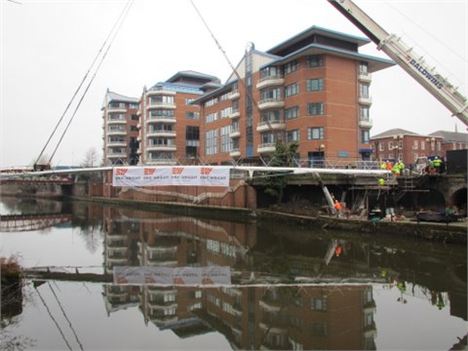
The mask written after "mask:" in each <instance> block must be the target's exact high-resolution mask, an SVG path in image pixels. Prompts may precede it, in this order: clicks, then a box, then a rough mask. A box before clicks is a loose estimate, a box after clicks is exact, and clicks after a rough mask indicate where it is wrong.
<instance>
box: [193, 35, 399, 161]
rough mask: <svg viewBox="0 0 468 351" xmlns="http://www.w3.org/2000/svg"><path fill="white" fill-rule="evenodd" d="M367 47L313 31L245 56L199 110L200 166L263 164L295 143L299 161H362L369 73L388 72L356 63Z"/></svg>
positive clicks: (366, 60)
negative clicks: (281, 148)
mask: <svg viewBox="0 0 468 351" xmlns="http://www.w3.org/2000/svg"><path fill="white" fill-rule="evenodd" d="M367 43H369V40H368V39H366V38H362V37H356V36H352V35H348V34H345V33H340V32H335V31H332V30H328V29H324V28H321V27H317V26H313V27H311V28H309V29H307V30H305V31H303V32H301V33H299V34H297V35H295V36H293V37H292V38H290V39H288V40H286V41H284V42H282V43H281V44H278V45H277V46H275V47H273V48H272V49H270V50H268V51H266V52H261V51H258V50H256V49H255V48H254V47H253V45H252V46H251V47H250V48H249V49H247V50H246V53H245V55H244V57H243V58H242V60H241V61H240V63H239V64H238V65H237V69H236V72H233V73H232V74H231V76H230V77H229V78H228V79H227V81H226V83H225V84H224V85H223V86H221V87H220V88H218V89H215V90H213V91H211V92H209V93H207V94H205V95H203V96H201V97H199V98H198V99H196V100H195V102H194V103H197V104H199V105H200V106H201V118H202V124H201V129H200V133H201V143H200V147H201V150H202V155H203V157H202V160H203V161H204V162H207V163H212V164H219V163H230V162H231V161H232V160H233V159H234V160H238V159H251V160H255V159H257V160H258V159H259V158H263V159H268V158H269V157H271V154H272V152H273V151H274V150H275V143H276V142H277V141H281V142H284V143H287V142H298V143H299V149H298V155H297V158H299V159H301V160H303V161H305V160H308V161H312V162H313V161H319V162H323V160H330V161H344V162H351V161H354V160H367V159H369V158H370V155H371V152H372V148H371V144H370V140H369V136H370V128H371V127H372V119H371V118H370V107H371V104H372V100H371V96H370V94H369V90H370V84H371V80H372V78H371V73H373V72H377V71H379V70H381V69H385V68H387V67H390V66H392V65H394V63H393V62H392V61H390V60H387V59H382V58H378V57H373V56H369V55H364V54H361V53H359V52H358V48H359V47H360V46H362V45H364V44H367Z"/></svg>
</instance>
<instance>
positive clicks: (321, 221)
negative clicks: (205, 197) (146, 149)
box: [69, 196, 467, 245]
mask: <svg viewBox="0 0 468 351" xmlns="http://www.w3.org/2000/svg"><path fill="white" fill-rule="evenodd" d="M69 198H70V199H72V200H78V201H91V202H96V203H104V204H109V205H118V206H125V207H130V208H137V209H140V210H150V211H151V210H152V211H169V212H171V213H177V214H179V215H186V216H191V215H194V216H201V217H210V218H221V219H222V218H224V219H230V220H232V219H233V217H235V218H236V219H238V220H241V221H245V220H252V219H260V220H268V221H289V222H294V223H300V224H309V225H311V226H315V227H317V228H322V229H334V230H343V231H352V232H358V233H367V234H372V235H374V234H375V235H379V234H381V235H393V236H398V237H407V238H417V239H423V240H428V241H434V242H442V243H450V244H458V245H466V243H467V230H466V228H467V226H466V222H455V223H449V224H440V223H427V222H420V223H417V222H411V221H402V222H371V221H368V220H360V219H344V218H343V219H342V218H336V217H331V216H326V215H321V214H320V213H319V212H318V211H311V212H310V213H311V214H313V215H306V214H291V213H286V212H282V211H278V210H274V211H272V210H269V209H256V210H251V209H245V208H234V207H227V206H226V207H224V206H207V205H198V204H188V203H177V202H157V203H155V202H144V201H136V200H127V199H117V198H106V197H77V196H73V197H69Z"/></svg>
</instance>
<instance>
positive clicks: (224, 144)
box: [221, 126, 231, 152]
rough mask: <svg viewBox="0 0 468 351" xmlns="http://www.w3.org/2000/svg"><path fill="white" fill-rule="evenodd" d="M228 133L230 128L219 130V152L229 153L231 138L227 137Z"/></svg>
mask: <svg viewBox="0 0 468 351" xmlns="http://www.w3.org/2000/svg"><path fill="white" fill-rule="evenodd" d="M230 131H231V126H226V127H222V128H221V152H229V151H231V138H230V137H229V133H230Z"/></svg>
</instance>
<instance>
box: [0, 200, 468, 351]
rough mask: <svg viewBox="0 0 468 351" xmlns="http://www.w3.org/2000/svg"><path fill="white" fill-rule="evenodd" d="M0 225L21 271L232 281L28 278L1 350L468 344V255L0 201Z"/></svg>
mask: <svg viewBox="0 0 468 351" xmlns="http://www.w3.org/2000/svg"><path fill="white" fill-rule="evenodd" d="M0 214H1V215H2V216H7V215H21V216H16V217H12V216H10V217H2V218H3V219H2V222H3V223H2V225H1V227H0V230H1V232H0V239H1V241H0V256H2V257H11V256H15V257H16V258H17V259H18V260H19V262H20V264H21V265H22V266H23V267H25V268H32V267H50V269H51V270H60V271H66V272H70V273H73V272H75V271H76V270H78V271H79V272H92V273H97V274H101V275H105V274H113V272H114V267H133V268H132V269H135V267H137V269H138V270H140V269H150V270H151V272H156V273H154V274H156V275H157V274H159V273H160V272H162V271H164V272H172V273H170V274H176V273H174V272H181V271H183V272H185V273H187V272H188V276H190V275H191V276H192V277H195V276H196V274H195V273H196V272H198V270H203V272H205V270H208V271H209V272H211V271H212V269H213V267H215V268H219V267H221V268H223V269H225V272H227V276H223V277H222V278H223V279H229V283H227V284H226V283H225V282H223V284H217V282H216V279H218V278H219V277H216V276H212V277H211V278H213V280H214V285H213V284H212V283H213V280H211V281H208V282H207V281H202V282H200V283H197V284H189V283H187V284H186V285H184V281H183V280H178V281H175V280H174V282H176V283H175V284H158V285H152V284H148V282H146V283H145V282H142V283H136V284H131V283H130V284H129V283H127V282H122V281H120V280H119V283H103V282H92V281H78V282H77V281H63V280H47V281H37V280H31V279H26V280H25V282H24V286H23V287H22V289H21V290H20V292H18V294H17V295H18V296H17V298H16V299H13V298H9V299H5V298H3V299H2V315H1V318H2V329H1V332H0V333H1V335H0V336H1V339H2V347H3V348H5V349H41V350H67V349H71V350H80V349H81V350H84V349H87V350H89V349H92V350H101V349H113V350H114V349H121V350H135V349H162V350H168V349H177V350H186V349H187V350H209V349H212V350H231V349H282V350H284V349H290V350H310V349H321V350H325V349H330V350H342V349H347V350H348V349H378V350H395V349H398V350H416V349H419V350H422V349H423V350H449V349H451V348H452V347H454V346H456V345H457V344H459V343H460V340H461V339H462V338H464V337H465V336H466V333H467V323H466V318H467V289H466V288H467V270H466V265H467V257H466V256H467V254H466V247H464V246H457V245H444V244H440V243H432V242H425V241H418V240H407V239H402V238H398V237H392V236H388V235H386V236H384V235H374V236H371V235H365V234H360V233H343V232H334V231H329V230H328V231H327V230H325V229H321V228H311V227H305V226H303V225H301V224H297V225H291V224H286V223H282V222H281V221H272V222H266V221H259V220H254V219H252V220H236V219H230V220H227V219H225V220H224V219H223V220H220V219H212V218H209V217H206V216H203V217H189V216H184V215H180V214H171V213H169V212H167V213H162V212H147V211H142V210H137V209H130V208H123V207H112V206H107V205H99V204H95V203H93V204H90V203H85V202H60V201H51V200H32V199H28V200H27V199H22V200H19V199H15V198H8V197H4V198H2V199H0ZM148 267H149V268H148ZM177 274H178V273H177ZM204 274H207V273H204ZM145 277H147V276H145ZM193 279H196V278H193ZM2 297H3V296H2ZM465 340H466V337H465Z"/></svg>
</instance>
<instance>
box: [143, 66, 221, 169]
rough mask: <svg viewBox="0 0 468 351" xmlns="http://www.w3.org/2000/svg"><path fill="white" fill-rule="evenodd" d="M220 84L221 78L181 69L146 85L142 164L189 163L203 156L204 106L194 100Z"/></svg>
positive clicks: (144, 91)
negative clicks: (202, 123) (202, 126)
mask: <svg viewBox="0 0 468 351" xmlns="http://www.w3.org/2000/svg"><path fill="white" fill-rule="evenodd" d="M218 87H219V79H218V78H216V77H214V76H210V75H207V74H203V73H199V72H195V71H181V72H178V73H176V74H175V75H174V76H172V77H171V78H169V79H168V80H167V81H165V82H160V83H157V84H155V85H154V86H152V87H151V88H150V89H146V88H145V89H144V90H143V93H142V96H141V99H140V108H139V112H138V113H139V117H140V119H139V121H140V122H139V124H138V127H139V139H138V140H139V142H140V147H139V149H138V154H139V155H140V157H139V162H140V164H176V163H181V164H187V163H195V162H198V158H199V156H200V107H199V106H197V105H192V104H191V102H192V101H193V100H194V99H195V98H198V97H200V96H201V95H203V94H205V93H206V91H209V90H212V89H214V88H218Z"/></svg>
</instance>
